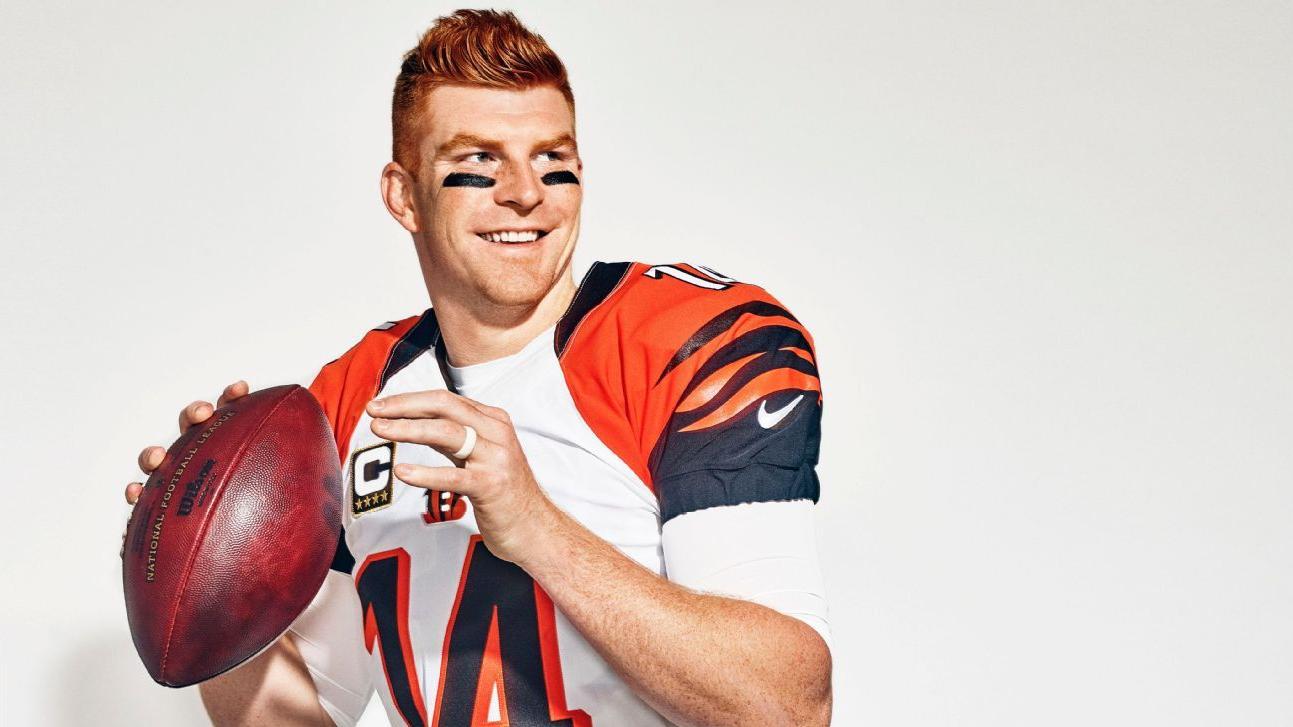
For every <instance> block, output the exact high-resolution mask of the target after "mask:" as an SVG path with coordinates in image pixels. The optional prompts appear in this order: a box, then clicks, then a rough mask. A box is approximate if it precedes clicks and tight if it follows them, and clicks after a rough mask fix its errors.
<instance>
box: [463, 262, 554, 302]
mask: <svg viewBox="0 0 1293 727" xmlns="http://www.w3.org/2000/svg"><path fill="white" fill-rule="evenodd" d="M483 283H484V284H483V285H482V286H481V287H480V292H481V295H482V296H483V297H484V298H485V299H486V300H488V301H489V302H491V303H493V304H495V305H501V306H508V307H519V306H527V307H532V306H536V305H538V304H539V302H540V301H542V300H543V297H544V296H545V295H547V294H548V291H550V290H552V287H553V286H554V285H555V284H556V280H555V279H554V277H553V276H551V275H545V274H544V272H543V271H539V270H524V269H516V268H513V269H511V270H506V271H504V272H502V273H501V274H499V275H491V276H489V277H487V278H485V279H484V280H483Z"/></svg>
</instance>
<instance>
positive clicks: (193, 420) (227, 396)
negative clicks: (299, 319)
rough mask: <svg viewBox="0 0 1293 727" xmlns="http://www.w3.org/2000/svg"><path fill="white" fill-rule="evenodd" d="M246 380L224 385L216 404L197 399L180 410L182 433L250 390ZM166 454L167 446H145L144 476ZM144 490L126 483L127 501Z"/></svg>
mask: <svg viewBox="0 0 1293 727" xmlns="http://www.w3.org/2000/svg"><path fill="white" fill-rule="evenodd" d="M250 390H251V389H250V387H248V386H247V382H246V381H242V380H241V379H240V380H238V381H235V382H233V383H232V384H229V385H228V386H226V387H224V391H223V392H221V394H220V398H219V399H217V400H216V405H215V406H211V403H210V402H207V401H195V402H193V403H192V404H189V405H188V406H186V407H184V408H183V409H181V410H180V434H183V433H185V432H187V431H188V430H189V427H192V426H193V425H194V424H201V423H202V422H204V421H206V420H207V419H209V418H210V417H211V414H212V413H213V412H214V411H215V410H216V409H217V408H219V407H222V406H224V405H225V404H228V403H229V402H231V401H234V400H236V399H240V398H242V397H244V396H246V395H247V392H248V391H250ZM165 456H166V448H165V447H159V446H157V445H155V444H154V445H152V446H150V447H144V451H142V452H140V453H139V469H140V470H142V471H143V473H144V477H145V478H147V477H148V476H149V475H151V474H152V473H153V470H155V469H157V467H158V466H159V465H161V463H162V458H163V457H165ZM143 491H144V484H143V483H142V482H131V483H130V484H128V485H126V502H128V503H130V504H131V505H133V504H135V503H136V502H137V501H138V500H139V493H141V492H143Z"/></svg>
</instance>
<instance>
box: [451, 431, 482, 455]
mask: <svg viewBox="0 0 1293 727" xmlns="http://www.w3.org/2000/svg"><path fill="white" fill-rule="evenodd" d="M462 428H463V429H466V430H467V438H466V439H464V440H463V441H462V446H461V447H459V448H458V451H457V452H454V453H453V454H451V455H449V456H450V457H453V458H454V459H467V458H468V457H470V456H471V452H472V450H474V449H475V448H476V430H475V429H472V428H471V427H469V426H467V425H466V424H464V425H463V426H462Z"/></svg>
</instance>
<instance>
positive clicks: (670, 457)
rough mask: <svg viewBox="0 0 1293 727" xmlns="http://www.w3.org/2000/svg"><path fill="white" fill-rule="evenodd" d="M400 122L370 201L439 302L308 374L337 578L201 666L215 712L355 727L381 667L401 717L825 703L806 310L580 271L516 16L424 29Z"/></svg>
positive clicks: (476, 719)
mask: <svg viewBox="0 0 1293 727" xmlns="http://www.w3.org/2000/svg"><path fill="white" fill-rule="evenodd" d="M392 126H393V137H394V161H392V162H391V163H390V164H388V165H387V166H386V167H385V168H384V169H383V171H382V195H383V198H384V200H385V203H386V206H387V209H388V210H389V211H390V213H391V215H392V216H393V217H394V218H395V219H396V221H398V222H399V223H400V224H401V225H402V226H403V227H404V228H405V229H407V230H408V231H409V233H410V234H411V235H412V237H413V240H414V243H415V248H416V250H417V254H418V261H419V263H420V266H421V270H422V275H423V277H424V279H425V281H426V285H427V291H428V293H429V295H430V298H431V301H432V308H431V309H430V310H428V311H426V312H425V313H423V314H422V315H420V316H414V317H410V318H407V319H404V320H401V321H395V322H391V323H386V324H383V325H381V326H379V327H377V328H376V329H374V330H372V331H370V332H369V333H368V334H367V335H365V336H364V337H363V339H362V340H361V341H360V342H359V343H358V344H357V345H355V346H354V347H353V348H352V349H350V350H349V351H348V352H346V353H345V354H344V355H342V356H341V357H340V358H338V359H336V360H334V361H333V362H331V363H329V364H328V365H326V366H324V367H323V369H322V371H320V373H319V374H318V376H317V377H316V378H315V380H314V382H313V383H312V384H311V387H310V388H311V391H312V392H313V393H314V394H315V396H316V397H317V398H318V399H319V401H320V403H321V404H322V405H323V407H324V409H325V411H326V413H327V415H328V419H329V422H330V423H331V425H332V427H333V430H334V433H335V435H336V439H337V445H338V449H339V451H340V452H341V453H342V462H343V465H344V469H345V478H346V492H345V493H344V502H345V511H344V516H343V521H344V532H343V534H342V539H341V542H340V543H339V546H338V552H337V556H336V558H335V561H334V564H333V569H334V571H335V573H333V574H331V575H330V576H329V580H328V581H327V582H326V583H325V585H324V587H323V589H322V590H321V592H320V594H319V595H318V596H317V597H316V599H315V603H314V604H313V605H312V606H311V608H310V609H309V610H307V612H306V613H305V614H303V615H302V616H301V617H300V619H298V621H297V623H296V624H295V625H294V626H293V628H292V630H291V631H289V633H288V634H287V635H285V636H284V637H283V638H281V639H280V640H279V641H278V642H277V643H276V644H275V645H274V646H272V647H271V648H270V649H268V650H267V651H265V652H264V653H262V654H261V655H259V656H257V657H256V658H255V659H253V660H252V661H250V662H248V663H247V664H245V665H243V666H241V667H239V668H238V669H235V670H234V671H232V672H229V673H227V674H225V675H222V676H220V677H218V678H216V679H213V680H211V681H209V682H207V683H204V684H203V685H202V687H201V692H202V696H203V700H204V702H205V704H206V706H207V709H208V711H209V712H210V714H211V716H212V719H213V721H215V722H216V723H217V724H275V725H282V724H328V723H329V721H332V722H335V723H338V724H353V723H354V721H355V720H356V719H357V718H358V716H359V714H360V713H361V712H362V710H363V707H364V706H365V704H366V703H367V701H368V698H369V695H370V694H371V690H372V689H376V690H377V691H378V692H379V694H380V695H381V697H382V700H383V702H384V704H385V706H386V709H387V713H388V716H389V717H390V720H391V722H392V723H394V724H409V725H430V724H436V725H443V726H449V725H464V726H465V725H479V724H495V723H496V724H508V725H513V727H515V726H518V725H537V724H543V725H549V724H552V725H571V726H572V727H573V726H577V725H579V726H587V725H594V724H598V725H640V724H641V725H646V724H665V723H668V722H673V723H678V724H739V725H755V724H758V725H763V724H770V725H771V724H778V725H780V724H786V725H811V724H826V723H828V722H829V719H830V703H831V686H830V670H831V658H830V650H829V647H828V646H827V638H828V631H827V627H826V621H825V607H824V600H823V598H822V596H821V587H820V582H819V581H820V578H819V576H818V575H817V566H816V555H815V552H814V546H813V534H812V504H813V503H814V502H815V501H816V499H817V492H818V488H817V479H816V475H815V473H814V471H813V466H814V464H815V463H816V459H817V445H818V441H819V437H820V435H819V422H820V412H821V387H820V384H819V382H818V378H817V368H816V359H815V354H814V351H813V348H812V341H811V337H810V336H809V335H808V332H807V331H806V330H805V329H804V328H803V326H802V325H801V324H800V323H799V322H798V321H797V320H796V319H795V318H794V317H793V316H792V315H791V314H790V313H789V312H787V311H786V310H785V309H784V308H783V307H782V306H781V305H780V304H779V303H778V302H777V301H776V300H775V299H773V298H772V297H771V296H769V295H768V294H767V293H766V292H765V291H763V290H762V289H760V288H757V287H755V286H752V285H747V284H743V283H738V282H737V281H734V280H732V279H730V278H727V277H725V276H723V275H721V274H719V273H717V272H715V271H713V270H710V269H708V268H704V267H700V266H691V265H684V264H678V265H656V266H651V265H646V264H642V263H610V264H608V263H597V264H594V265H593V266H592V268H591V269H590V270H589V272H588V274H587V275H586V276H585V278H584V280H583V282H582V283H581V284H580V285H579V286H576V285H575V283H574V280H573V277H572V274H571V270H570V262H571V255H572V253H573V250H574V246H575V242H576V239H577V237H578V232H579V214H580V203H581V201H582V172H583V167H582V163H581V161H580V158H579V153H578V148H577V145H576V141H575V123H574V98H573V95H572V93H571V91H570V86H569V83H568V81H567V79H566V72H565V68H564V66H563V65H562V63H561V61H560V60H559V59H558V58H557V56H556V55H555V54H554V53H553V52H552V51H551V50H550V49H549V48H548V46H547V45H546V43H544V42H543V40H542V38H540V37H538V36H536V35H534V34H533V33H531V32H530V31H528V30H527V29H526V28H525V27H524V26H522V25H521V24H520V22H519V21H518V20H517V19H516V18H515V17H514V16H512V15H511V14H510V13H495V12H490V11H467V10H462V11H458V12H456V13H454V14H453V15H452V16H449V17H446V18H441V19H440V20H439V21H438V22H437V23H436V24H435V25H434V26H433V27H432V28H431V29H430V30H428V31H427V33H426V34H425V35H424V36H423V37H422V39H421V41H420V42H419V44H418V47H416V48H414V49H413V50H411V51H410V52H409V53H408V54H407V55H406V56H405V59H404V63H403V66H402V68H401V71H400V74H399V77H398V79H397V81H396V86H395V94H394V102H393V111H392ZM247 391H248V387H247V385H246V384H245V383H244V382H238V383H236V384H233V385H231V386H230V387H228V388H226V389H225V391H224V393H223V394H222V396H221V397H220V399H219V400H218V402H217V403H218V404H219V405H223V404H224V403H225V402H227V401H229V400H232V399H236V398H238V397H240V396H243V395H245V394H246V393H247ZM212 410H213V407H212V406H211V405H210V404H208V403H206V402H194V403H193V404H191V405H189V406H188V407H186V408H185V409H184V410H183V412H182V413H181V416H180V426H181V428H182V429H183V428H187V427H189V426H192V425H194V424H196V423H198V422H201V421H204V420H205V419H206V418H207V417H209V416H210V414H211V412H212ZM162 454H163V452H162V449H161V448H160V447H150V448H147V449H145V450H144V451H143V452H142V453H141V454H140V458H139V459H140V466H141V468H142V469H143V470H144V471H145V472H151V471H152V470H153V469H154V468H156V467H157V466H158V465H159V463H160V461H161V458H162ZM139 490H140V485H139V484H138V483H132V484H130V485H128V486H127V490H126V494H127V499H129V500H131V501H132V502H133V501H134V500H135V499H137V497H138V495H139Z"/></svg>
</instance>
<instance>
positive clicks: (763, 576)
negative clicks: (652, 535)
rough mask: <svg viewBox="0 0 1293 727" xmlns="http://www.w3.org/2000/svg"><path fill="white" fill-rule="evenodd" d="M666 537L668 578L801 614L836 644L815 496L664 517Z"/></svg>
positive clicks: (702, 590) (663, 534)
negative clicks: (818, 540)
mask: <svg viewBox="0 0 1293 727" xmlns="http://www.w3.org/2000/svg"><path fill="white" fill-rule="evenodd" d="M661 538H662V547H663V551H664V561H665V571H666V576H667V577H668V578H669V580H670V581H673V582H674V583H677V584H679V585H682V586H685V587H687V588H691V589H693V590H696V591H701V592H704V593H714V594H718V595H724V596H730V597H733V598H739V599H742V600H746V601H751V602H754V603H758V604H760V605H763V606H766V607H768V608H770V609H772V610H774V611H777V612H779V613H782V614H785V615H787V616H791V617H793V618H796V619H799V620H800V621H803V622H804V623H806V624H808V625H809V626H811V627H812V628H813V629H814V630H815V631H817V633H818V634H820V635H821V637H822V639H823V640H824V641H825V642H826V644H827V645H828V646H829V645H830V643H831V637H830V624H829V621H828V612H827V606H826V595H825V588H824V586H823V583H822V576H821V567H820V565H819V562H818V556H817V544H816V536H815V532H814V523H813V503H812V502H811V501H810V500H791V501H776V502H752V503H744V504H739V505H725V506H720V507H709V508H705V509H702V510H695V511H692V512H687V513H686V514H683V515H679V516H677V517H675V518H672V519H671V520H669V521H668V522H666V523H665V524H664V526H663V528H662V532H661Z"/></svg>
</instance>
